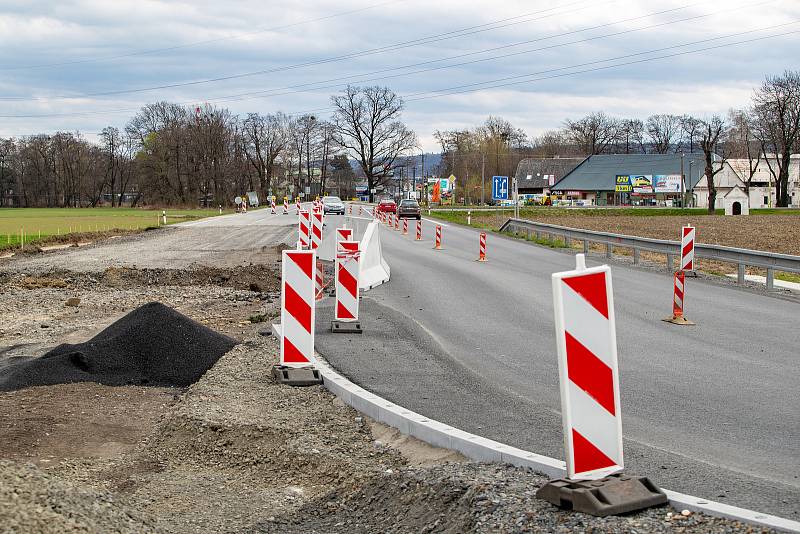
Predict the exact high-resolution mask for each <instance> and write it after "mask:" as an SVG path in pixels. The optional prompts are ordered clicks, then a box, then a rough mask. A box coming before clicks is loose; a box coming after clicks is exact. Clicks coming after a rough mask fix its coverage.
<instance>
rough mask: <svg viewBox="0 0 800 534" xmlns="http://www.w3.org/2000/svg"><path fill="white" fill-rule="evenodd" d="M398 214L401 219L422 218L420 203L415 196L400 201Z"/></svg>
mask: <svg viewBox="0 0 800 534" xmlns="http://www.w3.org/2000/svg"><path fill="white" fill-rule="evenodd" d="M397 216H398V217H400V218H401V219H416V220H420V219H421V218H422V214H421V213H420V210H419V204H418V203H417V201H416V200H414V199H413V198H406V199H403V200H401V201H400V206H398V207H397Z"/></svg>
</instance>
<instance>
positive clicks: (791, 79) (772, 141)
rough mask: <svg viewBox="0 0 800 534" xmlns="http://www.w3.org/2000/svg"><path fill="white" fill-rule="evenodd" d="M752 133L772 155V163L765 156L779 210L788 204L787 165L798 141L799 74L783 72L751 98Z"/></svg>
mask: <svg viewBox="0 0 800 534" xmlns="http://www.w3.org/2000/svg"><path fill="white" fill-rule="evenodd" d="M752 116H753V122H754V132H755V136H756V138H757V139H758V140H759V142H760V143H761V145H762V147H764V151H765V152H766V151H767V150H769V151H771V152H772V153H773V154H775V159H774V165H775V167H776V168H775V169H773V167H772V165H773V162H772V161H770V158H769V156H765V162H766V163H767V165H769V168H770V172H772V174H773V175H774V176H775V178H776V180H775V194H776V197H777V205H778V207H786V206H788V205H789V164H790V156H791V153H792V150H793V149H794V148H796V147H797V144H798V143H799V142H800V71H788V70H787V71H786V72H784V73H783V74H782V75H779V76H770V77H767V79H766V81H765V82H764V83H763V84H762V85H761V87H760V88H758V89H757V90H756V92H755V94H754V95H753V110H752Z"/></svg>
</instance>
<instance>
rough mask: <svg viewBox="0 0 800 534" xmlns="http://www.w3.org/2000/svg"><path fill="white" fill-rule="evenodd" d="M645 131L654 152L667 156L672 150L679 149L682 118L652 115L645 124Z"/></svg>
mask: <svg viewBox="0 0 800 534" xmlns="http://www.w3.org/2000/svg"><path fill="white" fill-rule="evenodd" d="M645 131H646V132H647V137H648V138H649V140H650V146H652V149H653V152H655V153H656V154H667V153H668V152H669V151H670V149H671V148H673V147H676V148H677V146H676V144H677V143H676V141H678V140H679V139H680V131H681V118H680V117H678V116H677V115H665V114H659V115H650V116H649V117H648V118H647V122H646V123H645ZM676 151H677V150H676Z"/></svg>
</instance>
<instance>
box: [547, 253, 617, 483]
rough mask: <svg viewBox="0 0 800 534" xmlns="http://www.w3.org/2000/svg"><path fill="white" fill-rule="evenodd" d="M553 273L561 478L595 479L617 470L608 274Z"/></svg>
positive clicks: (613, 336) (614, 342)
mask: <svg viewBox="0 0 800 534" xmlns="http://www.w3.org/2000/svg"><path fill="white" fill-rule="evenodd" d="M577 261H578V265H579V267H578V269H577V270H575V271H567V272H562V273H555V274H553V306H554V311H555V324H556V344H557V346H558V368H559V376H560V384H561V416H562V421H563V424H564V449H565V450H566V451H567V477H568V478H572V479H578V478H580V479H597V478H602V477H604V476H607V475H609V474H610V473H613V472H616V471H620V470H622V468H623V462H622V417H621V413H620V402H619V377H618V372H617V339H616V326H615V322H614V298H613V294H612V288H611V269H610V268H609V267H608V265H602V266H600V267H592V268H590V269H587V268H586V267H585V264H584V258H583V254H579V255H578V259H577Z"/></svg>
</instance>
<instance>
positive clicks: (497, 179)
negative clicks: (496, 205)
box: [492, 176, 508, 200]
mask: <svg viewBox="0 0 800 534" xmlns="http://www.w3.org/2000/svg"><path fill="white" fill-rule="evenodd" d="M492 199H493V200H508V176H492Z"/></svg>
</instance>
